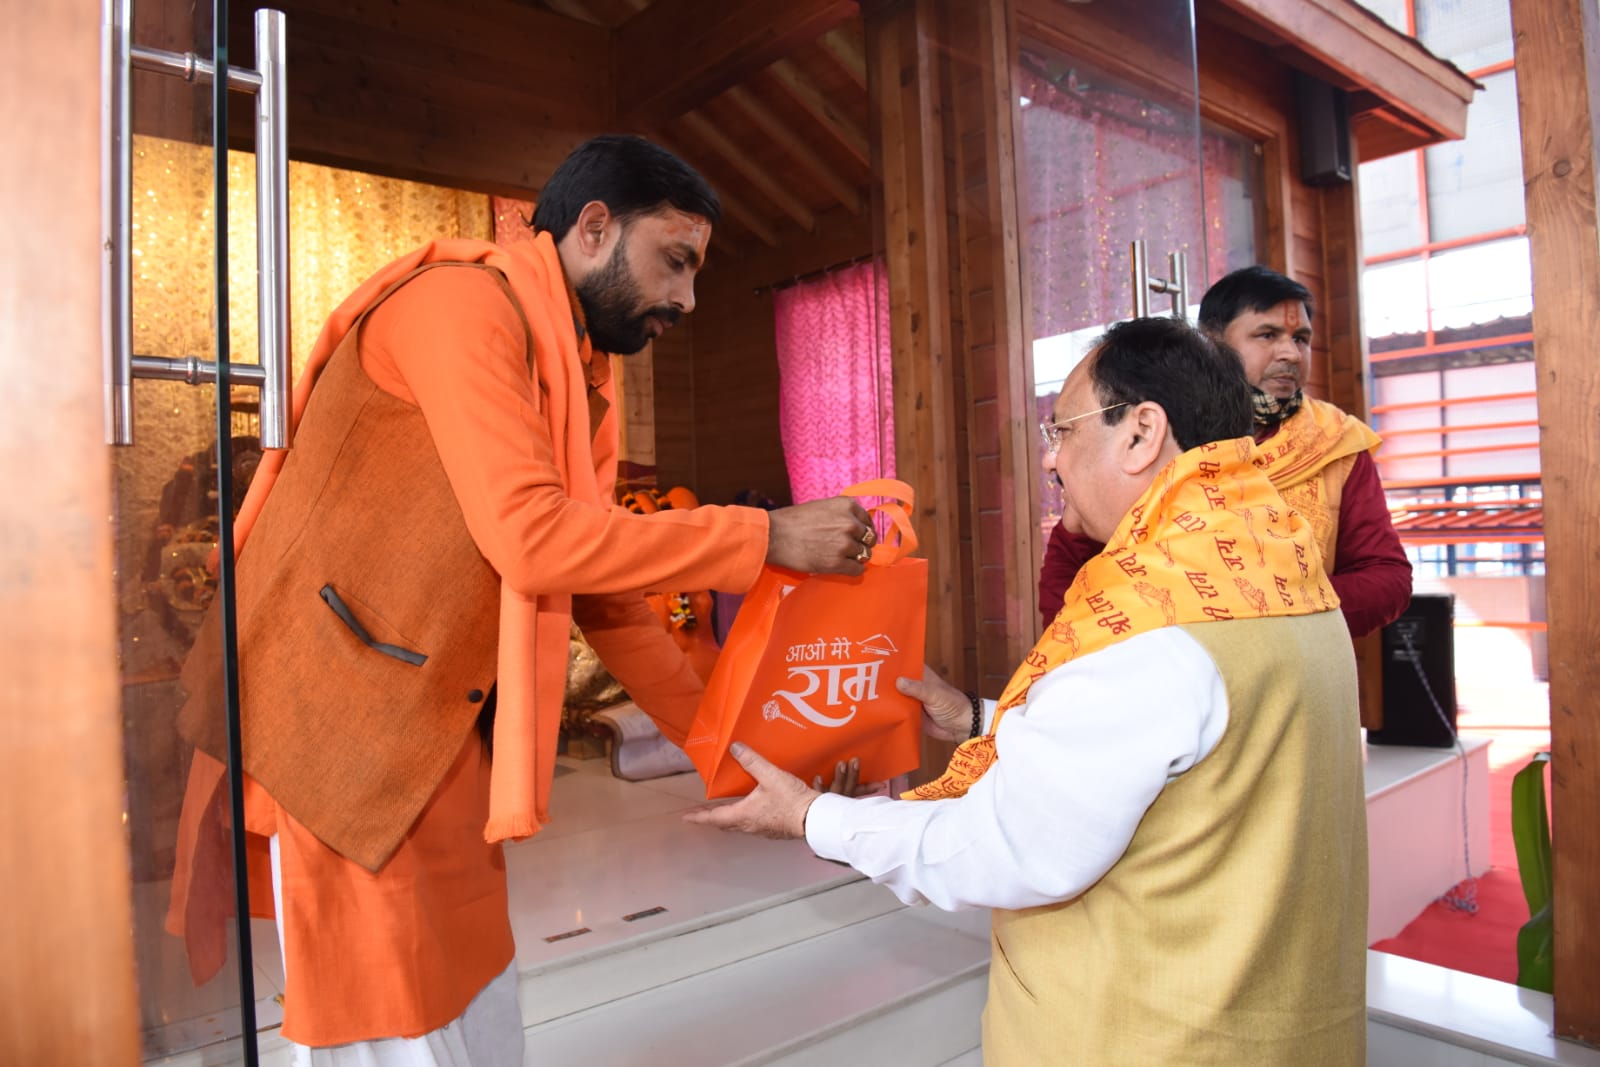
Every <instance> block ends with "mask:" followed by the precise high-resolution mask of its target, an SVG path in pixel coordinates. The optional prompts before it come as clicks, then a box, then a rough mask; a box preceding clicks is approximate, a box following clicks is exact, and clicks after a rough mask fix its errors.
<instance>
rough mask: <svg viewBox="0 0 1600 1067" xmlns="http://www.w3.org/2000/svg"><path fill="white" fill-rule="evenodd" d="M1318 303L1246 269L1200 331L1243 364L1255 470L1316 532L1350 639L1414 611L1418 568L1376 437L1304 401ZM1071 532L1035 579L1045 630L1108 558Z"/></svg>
mask: <svg viewBox="0 0 1600 1067" xmlns="http://www.w3.org/2000/svg"><path fill="white" fill-rule="evenodd" d="M1311 316H1312V304H1311V292H1310V291H1309V290H1308V289H1306V287H1305V286H1303V285H1301V284H1300V283H1299V282H1296V281H1294V280H1292V279H1290V278H1286V277H1284V276H1283V275H1282V274H1279V273H1278V272H1277V271H1274V270H1269V269H1268V268H1266V267H1260V266H1255V267H1244V268H1242V269H1240V270H1236V271H1234V272H1233V273H1232V274H1229V275H1228V276H1227V277H1225V278H1223V279H1222V280H1221V281H1219V282H1217V284H1215V285H1213V286H1212V287H1211V288H1210V289H1208V290H1206V295H1205V297H1204V299H1202V300H1201V301H1200V328H1201V329H1202V330H1204V331H1205V332H1206V334H1207V335H1208V336H1209V337H1211V339H1212V340H1214V341H1220V342H1221V343H1223V344H1224V345H1226V346H1228V347H1229V348H1232V349H1233V350H1234V351H1235V352H1237V353H1238V354H1239V358H1240V360H1241V361H1243V363H1244V370H1245V376H1246V377H1247V378H1248V379H1249V381H1250V395H1251V398H1252V400H1253V402H1254V408H1253V411H1254V428H1253V430H1252V434H1253V436H1254V437H1255V439H1256V442H1257V443H1258V444H1260V446H1261V449H1260V452H1259V454H1258V456H1257V460H1256V462H1257V463H1258V464H1259V465H1260V467H1261V469H1262V470H1264V471H1265V472H1266V473H1267V476H1268V477H1269V478H1271V479H1272V484H1273V485H1275V486H1277V487H1278V492H1279V493H1281V494H1282V495H1283V498H1284V499H1285V500H1286V501H1288V502H1289V504H1290V505H1292V506H1293V507H1294V508H1296V509H1297V510H1299V511H1300V513H1301V514H1303V515H1304V516H1305V517H1306V518H1307V519H1309V520H1310V522H1311V528H1312V529H1313V530H1314V531H1315V532H1316V541H1317V548H1318V550H1319V551H1320V552H1321V553H1322V559H1323V566H1324V567H1325V568H1326V569H1327V571H1328V574H1329V576H1330V577H1331V578H1332V580H1333V587H1334V589H1335V590H1337V591H1338V593H1339V603H1340V606H1341V608H1342V610H1343V611H1344V618H1345V622H1346V623H1347V624H1348V626H1349V629H1350V634H1351V636H1353V637H1360V636H1362V635H1364V634H1368V633H1371V632H1372V631H1373V630H1376V629H1378V628H1379V627H1380V626H1383V625H1385V624H1387V623H1391V622H1393V621H1394V620H1395V619H1398V618H1399V617H1400V615H1401V613H1402V612H1404V611H1405V610H1406V605H1408V604H1409V603H1410V602H1411V563H1410V561H1409V560H1407V559H1406V553H1405V549H1404V548H1403V547H1402V546H1401V544H1400V536H1399V534H1397V533H1395V529H1394V524H1393V522H1391V521H1390V519H1389V505H1388V502H1387V501H1386V500H1385V499H1384V495H1383V485H1382V483H1381V482H1380V481H1379V480H1378V467H1377V464H1375V463H1374V462H1373V460H1372V453H1374V452H1376V451H1377V449H1378V445H1379V444H1380V441H1379V439H1378V435H1377V434H1375V433H1373V432H1372V431H1371V430H1370V429H1368V428H1367V426H1366V425H1365V424H1363V423H1362V422H1361V420H1360V419H1357V418H1356V417H1355V416H1353V415H1349V414H1346V413H1345V412H1343V411H1341V410H1339V409H1338V408H1337V407H1335V406H1334V405H1332V404H1329V403H1327V402H1325V401H1322V400H1316V399H1314V398H1312V397H1308V396H1306V395H1305V392H1304V386H1305V377H1306V367H1307V364H1308V363H1309V362H1310V359H1311ZM1100 548H1101V546H1100V544H1099V542H1097V541H1095V540H1094V539H1093V538H1090V537H1086V536H1082V535H1075V534H1073V533H1072V532H1071V531H1070V530H1069V529H1068V528H1067V525H1066V524H1065V523H1062V524H1060V525H1058V526H1057V527H1056V528H1055V530H1054V531H1052V532H1051V534H1050V542H1049V544H1048V545H1047V547H1046V549H1045V558H1044V565H1043V567H1042V568H1041V569H1040V573H1039V614H1040V616H1041V617H1042V619H1043V623H1044V625H1045V626H1046V627H1048V626H1049V625H1050V622H1051V620H1052V619H1054V618H1055V616H1056V612H1057V611H1059V610H1060V608H1061V598H1062V596H1063V594H1064V593H1065V592H1066V590H1067V587H1068V586H1069V585H1071V584H1072V580H1073V578H1074V576H1075V575H1076V574H1077V573H1078V568H1079V567H1081V566H1083V564H1084V562H1085V561H1087V560H1088V559H1089V558H1091V557H1092V556H1094V555H1095V554H1096V553H1098V552H1099V551H1100Z"/></svg>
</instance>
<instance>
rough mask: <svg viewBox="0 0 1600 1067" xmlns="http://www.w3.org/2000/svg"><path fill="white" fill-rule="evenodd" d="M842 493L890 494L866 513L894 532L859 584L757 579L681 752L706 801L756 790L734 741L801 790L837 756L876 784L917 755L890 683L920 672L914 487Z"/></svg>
mask: <svg viewBox="0 0 1600 1067" xmlns="http://www.w3.org/2000/svg"><path fill="white" fill-rule="evenodd" d="M844 495H846V496H880V497H890V498H892V499H891V500H889V501H888V502H886V503H883V504H880V505H878V506H877V507H875V508H872V509H871V510H872V511H874V512H876V513H878V514H881V515H882V516H884V517H885V518H886V519H888V520H889V523H890V525H891V528H892V529H893V530H895V531H896V532H897V533H898V534H899V537H898V539H897V540H896V541H895V542H893V543H883V544H880V545H878V546H877V547H876V548H874V549H873V552H872V559H871V560H870V561H869V562H868V564H867V567H866V571H865V572H864V573H862V574H861V575H859V576H857V577H853V578H852V577H846V576H844V575H836V574H834V575H807V574H798V573H796V572H794V571H788V570H783V569H781V568H778V567H767V568H765V569H764V570H763V571H762V572H761V576H760V577H759V578H758V579H756V584H755V585H754V586H753V587H752V588H751V590H750V592H749V593H747V594H746V595H745V599H744V603H743V605H742V606H741V607H740V608H739V614H738V616H737V617H736V618H735V619H734V622H733V629H732V630H731V631H729V633H728V639H727V640H726V641H725V642H723V646H722V653H721V654H720V655H719V656H718V657H717V666H716V670H715V671H713V672H712V674H711V680H710V681H709V682H707V683H706V693H705V697H704V698H703V699H702V700H701V702H700V707H699V710H698V712H697V713H696V715H695V720H694V725H693V726H692V727H691V728H690V730H689V738H688V740H687V741H685V742H684V746H683V747H684V751H685V752H687V753H688V754H689V759H690V760H691V761H692V762H693V763H694V765H695V769H696V770H698V771H699V772H700V777H701V778H703V779H705V783H706V795H707V796H711V797H733V796H743V795H744V794H746V793H748V792H750V791H751V790H752V789H753V788H755V780H754V779H753V778H751V777H750V776H749V775H748V774H746V773H745V772H744V768H742V767H740V766H739V763H738V761H737V760H735V759H734V758H733V757H732V756H730V755H729V754H728V748H729V746H730V745H732V744H733V743H734V742H735V741H742V742H744V743H745V744H747V745H749V746H750V747H751V748H753V749H755V750H756V751H757V752H759V753H761V755H763V756H765V757H766V758H767V759H769V760H771V761H772V762H773V763H776V764H777V765H778V766H779V767H782V768H783V769H784V770H786V771H788V772H789V773H790V774H794V775H797V776H798V777H800V778H801V779H803V780H804V781H805V782H806V783H808V784H809V783H810V782H811V780H812V778H814V777H816V776H817V775H821V776H822V781H823V784H824V785H826V784H827V783H828V782H830V781H832V780H833V771H834V766H835V764H837V763H838V762H839V761H840V760H847V759H852V758H858V759H860V760H861V781H863V782H879V781H885V780H887V779H889V778H893V777H894V776H895V775H897V774H904V773H906V772H907V771H910V770H913V769H915V768H916V766H917V764H918V763H919V761H920V759H921V744H922V742H921V735H922V708H921V706H920V705H919V704H918V703H917V702H916V701H915V700H912V699H911V698H910V697H907V696H902V695H901V694H900V692H899V691H898V690H897V689H895V684H894V683H895V679H896V678H898V677H900V676H901V675H907V676H909V677H912V678H920V677H922V661H923V647H924V640H925V634H926V628H927V613H928V561H927V560H925V559H913V558H911V557H910V555H909V553H911V552H913V551H915V550H916V547H917V540H916V535H915V534H914V533H913V532H912V529H911V520H910V508H911V503H912V493H911V487H910V486H908V485H906V484H905V483H904V482H898V481H894V480H892V479H886V478H880V479H875V480H872V481H867V482H862V483H860V484H858V485H853V486H851V487H850V488H848V489H846V490H845V491H844ZM896 501H903V504H902V503H897V502H896ZM879 525H882V524H879Z"/></svg>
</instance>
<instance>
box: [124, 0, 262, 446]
mask: <svg viewBox="0 0 1600 1067" xmlns="http://www.w3.org/2000/svg"><path fill="white" fill-rule="evenodd" d="M132 24H133V15H132V0H105V5H104V8H103V17H102V30H101V62H102V65H103V67H104V72H103V73H104V77H105V84H104V86H103V91H102V101H101V104H102V107H101V127H102V133H103V137H102V148H103V155H102V157H101V189H102V193H101V196H102V204H101V223H102V229H103V231H104V240H103V242H102V248H101V255H102V257H103V258H102V261H101V279H102V282H103V284H104V289H105V298H104V308H103V312H104V319H103V322H102V330H101V334H102V342H103V349H104V352H103V359H104V363H105V379H106V443H107V444H112V445H131V444H133V379H135V378H163V379H167V380H172V381H186V382H189V383H190V384H191V385H196V384H199V383H200V382H209V381H214V380H215V379H216V364H215V363H214V362H211V361H207V360H201V359H197V358H196V357H193V356H190V357H188V358H186V359H169V358H163V357H160V356H135V355H134V354H133V300H132V288H133V285H132V276H133V259H132V257H133V218H132V215H133V121H132V111H131V108H130V106H129V96H130V92H129V90H130V87H131V84H132V80H133V71H134V69H135V68H138V69H139V70H148V71H154V72H156V73H160V74H169V75H174V76H176V77H181V78H183V79H184V80H185V81H192V82H201V83H205V84H209V83H210V82H211V81H212V80H213V79H214V78H215V77H216V68H215V67H214V66H213V64H212V63H211V62H210V61H208V60H206V59H204V58H202V57H200V56H197V55H195V54H194V53H193V52H181V53H180V52H164V51H160V50H158V49H153V48H139V47H136V46H135V45H134V44H133V42H132V39H131V37H130V32H131V26H132ZM255 30H256V69H255V70H248V69H243V68H233V67H230V68H229V70H228V88H229V89H232V90H235V91H237V92H247V93H251V94H253V95H254V96H255V98H256V266H257V271H256V273H257V286H258V289H257V292H258V299H259V307H258V308H257V312H258V320H259V324H260V325H259V341H260V352H261V355H260V366H259V367H258V366H255V365H253V364H248V363H230V364H229V365H228V373H229V376H230V377H231V378H233V379H235V380H237V381H239V382H240V383H242V384H248V385H259V386H260V388H261V446H262V447H263V448H288V447H289V439H290V430H289V378H290V366H289V328H288V324H289V211H288V207H289V204H288V195H289V154H288V136H287V134H288V127H287V125H286V121H287V110H286V109H287V103H288V78H287V64H286V62H285V60H286V55H287V49H286V47H285V43H286V40H287V34H286V31H285V19H284V15H283V12H281V11H271V10H267V9H265V8H263V9H261V10H259V11H257V12H256V20H255ZM217 150H218V151H224V152H225V151H226V148H225V147H219V148H218V149H217Z"/></svg>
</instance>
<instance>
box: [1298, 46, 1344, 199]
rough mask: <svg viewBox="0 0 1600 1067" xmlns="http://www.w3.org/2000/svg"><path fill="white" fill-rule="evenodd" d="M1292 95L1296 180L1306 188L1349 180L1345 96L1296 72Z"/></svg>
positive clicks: (1324, 83)
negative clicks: (1296, 133)
mask: <svg viewBox="0 0 1600 1067" xmlns="http://www.w3.org/2000/svg"><path fill="white" fill-rule="evenodd" d="M1294 95H1295V105H1296V111H1297V113H1298V117H1299V120H1300V177H1301V178H1302V179H1303V180H1304V181H1305V183H1306V184H1307V185H1337V184H1339V183H1340V182H1347V181H1349V180H1350V175H1351V170H1350V168H1351V166H1353V164H1352V163H1351V160H1350V105H1349V99H1348V94H1347V93H1345V91H1344V90H1343V89H1336V88H1334V87H1333V86H1331V85H1329V84H1328V83H1327V82H1325V81H1321V80H1319V79H1317V78H1313V77H1312V76H1311V75H1309V74H1307V73H1305V72H1304V71H1298V70H1297V71H1295V75H1294Z"/></svg>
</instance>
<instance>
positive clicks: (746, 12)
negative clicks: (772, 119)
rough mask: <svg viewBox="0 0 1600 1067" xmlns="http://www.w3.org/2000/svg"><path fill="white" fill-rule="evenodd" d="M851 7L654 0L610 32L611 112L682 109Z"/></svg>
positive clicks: (799, 0)
mask: <svg viewBox="0 0 1600 1067" xmlns="http://www.w3.org/2000/svg"><path fill="white" fill-rule="evenodd" d="M856 13H857V6H856V3H855V0H786V2H784V3H781V4H756V3H732V4H720V5H712V4H706V3H705V2H704V0H655V3H652V4H651V5H650V6H649V7H647V8H645V9H644V10H643V11H641V12H639V13H638V14H637V15H635V16H633V17H632V18H631V19H629V20H628V21H627V22H625V23H623V24H622V25H621V26H620V27H618V28H617V30H616V33H615V36H614V44H615V48H614V55H615V65H614V68H613V69H615V70H616V72H617V77H616V103H617V109H616V110H617V114H618V115H619V116H622V118H623V121H624V122H646V123H648V122H660V121H663V120H665V119H669V118H673V117H675V116H678V115H682V114H684V113H685V112H687V111H690V110H693V109H694V108H696V107H698V106H699V105H700V104H702V103H704V102H705V101H707V100H709V99H711V98H712V97H713V96H716V95H718V94H719V93H721V92H723V91H724V90H725V89H728V88H730V87H731V86H734V85H737V84H739V83H740V82H742V81H744V80H745V79H746V78H748V77H750V75H752V74H754V73H756V72H757V71H759V70H761V69H762V68H764V67H766V66H767V65H768V64H770V63H772V62H773V61H774V60H777V59H782V58H783V57H784V56H787V55H788V54H789V53H790V52H792V51H794V50H795V49H796V48H798V47H799V46H800V45H803V44H809V43H810V42H812V41H815V40H816V39H817V38H818V37H820V36H821V35H822V34H824V33H826V32H828V31H829V30H831V29H833V27H835V26H837V25H839V23H841V22H844V21H845V20H846V19H849V18H852V17H854V16H855V15H856Z"/></svg>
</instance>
